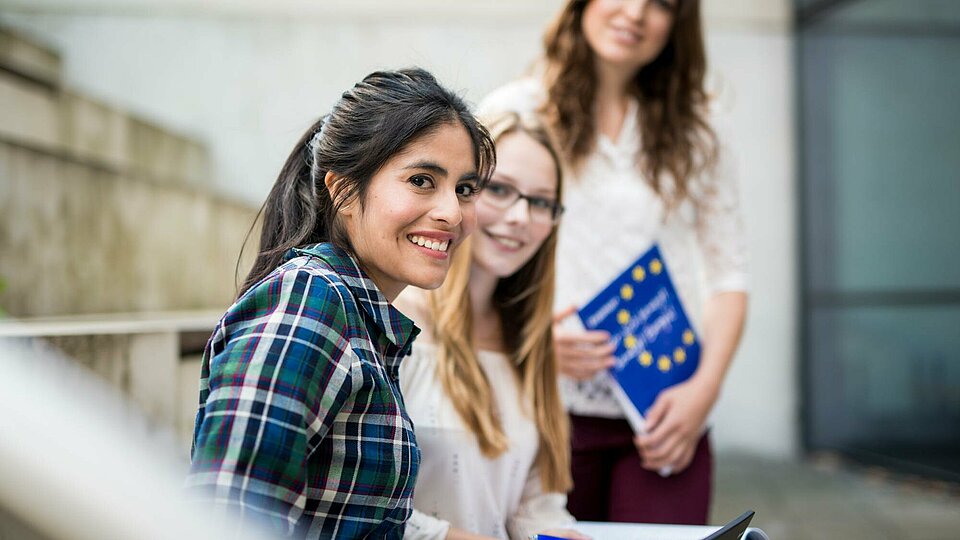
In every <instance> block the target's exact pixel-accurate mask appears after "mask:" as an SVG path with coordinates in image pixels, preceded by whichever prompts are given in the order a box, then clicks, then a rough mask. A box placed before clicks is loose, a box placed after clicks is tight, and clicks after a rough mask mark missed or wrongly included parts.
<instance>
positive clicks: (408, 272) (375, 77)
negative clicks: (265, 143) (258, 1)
mask: <svg viewBox="0 0 960 540" xmlns="http://www.w3.org/2000/svg"><path fill="white" fill-rule="evenodd" d="M494 161H495V157H494V149H493V142H492V141H491V140H490V137H489V135H488V134H487V132H486V130H485V129H484V128H483V127H482V126H481V125H480V124H479V123H478V122H477V121H476V119H475V118H474V117H473V116H472V115H471V114H470V112H469V110H468V109H467V107H466V105H465V104H464V103H463V101H462V100H461V99H460V98H459V97H457V96H456V95H454V94H452V93H451V92H449V91H448V90H446V89H444V88H443V87H442V86H440V85H439V83H437V81H436V80H435V79H434V78H433V76H431V75H430V74H429V73H427V72H426V71H423V70H421V69H409V70H400V71H387V72H376V73H372V74H370V75H368V76H367V77H365V78H364V79H363V80H362V81H361V82H359V83H357V85H356V86H354V87H353V88H352V89H351V90H349V91H347V92H345V93H344V94H343V96H342V97H341V99H340V101H339V102H338V103H337V104H336V105H335V106H334V108H333V111H332V112H331V113H330V114H329V115H327V116H326V117H324V118H323V119H321V120H320V121H318V122H316V123H315V124H314V125H313V126H312V127H311V128H310V129H309V130H308V131H307V133H305V134H304V136H303V137H302V138H301V139H300V141H299V142H298V143H297V145H296V147H295V148H294V150H293V152H292V153H291V154H290V157H289V158H288V159H287V161H286V163H285V164H284V166H283V169H282V170H281V171H280V175H279V176H278V178H277V181H276V183H275V184H274V186H273V189H272V190H271V192H270V195H269V196H268V197H267V200H266V202H265V203H264V205H263V208H262V209H261V214H262V217H263V227H262V233H261V238H260V249H259V252H258V254H257V258H256V261H255V263H254V266H253V269H252V270H251V271H250V274H249V275H248V276H247V278H246V279H245V280H244V283H243V286H242V289H241V293H240V296H239V297H238V298H237V300H236V302H235V303H234V304H233V306H231V307H230V309H229V310H228V311H227V313H226V314H225V315H224V316H223V319H221V321H220V323H219V324H218V326H217V328H216V330H215V331H214V333H213V335H212V336H211V338H210V341H209V342H208V344H207V347H206V350H205V351H204V355H203V364H202V371H201V379H200V404H199V410H198V412H197V420H196V427H195V429H194V438H193V450H192V467H191V473H190V477H189V479H188V486H189V488H190V490H191V492H192V493H194V494H196V495H197V497H198V498H202V499H205V500H208V501H211V502H213V503H214V504H216V505H217V506H218V507H232V508H234V509H236V510H237V512H238V513H237V514H236V516H238V519H240V521H239V522H238V523H240V524H242V523H244V522H245V521H244V520H245V519H252V520H254V521H258V522H261V523H265V524H266V525H267V526H268V527H269V528H271V529H273V530H274V531H275V532H277V533H280V534H282V535H286V536H290V537H296V538H321V537H322V538H328V537H337V538H353V537H375V538H400V537H402V535H403V531H404V525H405V523H406V521H407V519H408V518H409V516H410V514H411V512H412V503H411V497H412V494H413V486H414V483H415V480H416V473H417V468H418V464H419V459H420V452H419V449H418V447H417V443H416V439H415V438H414V434H413V426H412V424H411V422H410V419H409V417H408V416H407V414H406V411H405V409H404V405H403V400H402V399H401V397H400V391H399V384H398V373H399V366H400V361H401V359H402V358H403V357H404V356H406V355H407V353H408V351H409V348H410V346H411V344H412V342H413V339H414V338H415V336H416V335H417V333H418V332H419V330H418V329H417V328H416V327H415V326H414V324H413V323H412V321H410V320H409V319H408V318H406V317H405V316H404V315H402V314H401V313H400V312H399V311H397V310H396V309H394V307H393V306H392V305H391V302H392V301H393V299H394V298H395V297H396V296H397V295H398V294H399V293H400V291H402V290H403V288H404V287H406V286H407V285H415V286H417V287H420V288H425V289H435V288H437V287H439V286H440V284H441V283H443V280H444V278H445V276H446V274H447V270H448V268H449V265H450V260H451V256H452V255H453V254H454V252H455V251H456V250H457V248H458V246H460V244H461V242H462V241H463V239H464V238H465V237H466V236H467V235H468V234H470V232H472V230H473V229H474V228H475V226H476V216H475V210H474V202H475V199H476V195H477V193H478V192H479V190H480V189H481V187H482V186H483V184H484V183H485V182H486V181H487V178H488V177H489V175H490V173H491V171H492V169H493V166H494ZM235 519H237V518H235Z"/></svg>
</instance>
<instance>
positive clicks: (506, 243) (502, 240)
mask: <svg viewBox="0 0 960 540" xmlns="http://www.w3.org/2000/svg"><path fill="white" fill-rule="evenodd" d="M484 232H486V234H487V236H489V237H490V238H492V239H493V241H494V242H496V243H498V244H500V245H501V246H503V247H505V248H507V249H520V247H521V246H523V242H521V241H519V240H515V239H513V238H507V237H506V236H499V235H496V234H493V233H491V232H487V231H484Z"/></svg>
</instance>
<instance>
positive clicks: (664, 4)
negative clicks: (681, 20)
mask: <svg viewBox="0 0 960 540" xmlns="http://www.w3.org/2000/svg"><path fill="white" fill-rule="evenodd" d="M654 4H655V5H656V6H657V7H659V8H660V9H665V10H667V11H670V12H672V11H673V10H674V9H675V8H676V7H677V5H676V0H655V1H654Z"/></svg>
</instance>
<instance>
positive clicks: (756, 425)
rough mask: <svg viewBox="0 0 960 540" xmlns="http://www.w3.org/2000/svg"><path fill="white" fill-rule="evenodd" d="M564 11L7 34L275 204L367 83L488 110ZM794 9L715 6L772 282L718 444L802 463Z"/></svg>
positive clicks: (750, 204) (448, 5)
mask: <svg viewBox="0 0 960 540" xmlns="http://www.w3.org/2000/svg"><path fill="white" fill-rule="evenodd" d="M561 3H562V2H561V1H560V0H530V1H525V2H522V3H521V2H514V1H507V0H463V1H460V2H440V1H435V0H420V1H404V0H392V1H383V0H353V1H348V0H329V1H324V2H312V1H311V2H305V1H299V0H278V1H276V2H272V3H270V4H264V3H260V2H248V1H239V2H238V1H220V0H216V1H212V2H206V3H203V6H202V7H200V6H197V3H190V2H161V1H159V0H142V1H140V2H136V3H127V2H118V1H114V2H111V1H109V0H108V1H103V0H96V1H95V0H71V1H69V2H67V1H65V0H42V1H41V0H30V1H29V2H27V1H23V2H9V3H8V5H9V6H11V9H8V11H7V12H6V13H3V14H0V21H5V22H7V23H8V24H13V25H15V26H16V27H17V28H20V29H21V30H22V31H26V32H30V33H31V34H32V35H35V36H37V37H40V38H42V39H43V40H45V41H47V42H49V43H52V44H55V45H56V46H57V47H58V48H59V49H60V50H61V51H62V52H63V54H64V76H63V77H64V79H65V80H66V81H67V82H68V83H69V84H71V85H73V86H75V87H77V88H82V89H83V91H84V92H87V93H89V94H90V95H94V96H98V97H99V98H101V99H104V100H108V101H109V102H111V103H117V104H120V105H122V106H123V107H124V108H127V109H130V110H133V111H136V112H137V113H138V114H139V115H141V116H144V117H148V118H154V119H160V120H162V121H163V123H164V124H166V125H171V126H175V127H176V128H177V129H178V130H180V131H182V132H186V133H191V134H194V135H195V136H196V137H197V138H199V139H201V140H202V141H204V143H205V144H206V145H207V146H208V147H209V148H210V150H211V159H212V163H213V169H214V171H215V174H214V175H213V178H212V179H211V185H212V186H213V187H214V188H215V189H216V190H218V191H219V192H221V193H226V194H231V196H237V197H240V198H243V199H244V200H247V201H250V202H251V203H253V202H256V203H259V202H260V201H261V200H262V199H263V197H264V196H265V194H266V192H267V190H268V189H269V186H270V184H271V182H272V180H273V178H274V175H275V174H276V171H277V170H278V169H279V167H280V164H281V163H282V161H283V159H284V157H285V156H286V154H287V153H288V152H289V149H290V145H291V144H292V143H293V142H294V141H295V140H296V139H297V137H298V136H299V135H300V133H301V131H302V130H303V129H305V128H306V126H307V125H309V123H310V121H311V120H312V119H313V118H315V117H316V116H318V115H320V114H322V113H323V112H325V111H326V110H327V109H328V108H329V107H330V105H331V104H332V103H333V102H334V100H335V99H336V98H337V96H338V95H339V93H340V92H342V91H343V90H344V89H345V88H347V87H349V86H350V85H352V84H353V83H354V82H355V81H356V80H357V79H358V78H359V77H361V76H363V75H364V74H366V73H367V72H369V71H371V70H373V69H376V68H382V67H396V66H402V65H409V64H419V65H422V66H424V67H427V68H429V69H431V70H433V71H434V72H435V73H437V75H438V76H439V77H440V79H441V80H442V81H444V82H445V83H446V84H448V85H449V86H451V87H453V88H457V89H462V90H463V91H464V93H465V94H466V96H467V97H468V99H470V100H472V101H474V102H475V101H477V100H479V99H480V98H481V97H482V96H483V95H484V94H485V93H486V92H488V91H489V90H491V89H492V88H495V87H496V86H498V85H500V84H502V83H504V82H506V81H508V80H510V79H512V78H514V77H516V76H518V75H519V74H520V73H522V72H523V70H524V69H525V68H526V67H527V65H528V64H529V63H530V61H532V60H533V59H534V58H535V57H536V56H537V54H538V52H539V47H540V45H539V40H540V35H541V31H542V29H543V27H544V25H545V24H546V22H547V21H548V20H549V19H550V18H551V17H552V15H553V13H554V12H555V11H556V9H557V7H558V6H559V5H560V4H561ZM791 5H792V3H791V2H789V1H788V0H706V1H705V2H704V6H705V8H704V10H705V13H706V19H707V30H708V47H709V53H710V60H711V66H712V69H711V84H712V86H713V87H714V88H716V89H718V91H719V96H720V100H721V102H722V104H723V108H724V109H726V110H727V112H728V116H729V129H728V130H727V133H728V135H729V139H730V140H731V142H732V143H733V144H734V146H735V147H736V148H737V150H738V154H739V165H740V167H739V169H740V183H741V189H742V192H743V206H744V213H745V218H746V222H747V226H748V230H749V245H750V249H751V251H752V253H753V257H752V258H753V265H752V270H753V275H754V279H753V295H752V301H751V312H750V319H749V323H748V328H747V333H746V336H745V338H744V342H743V345H742V348H741V351H740V354H739V355H738V358H737V360H736V362H735V364H734V366H733V369H732V371H731V373H730V375H729V379H728V383H727V385H726V388H725V392H724V395H723V397H722V399H721V402H720V404H719V405H718V409H717V411H716V415H715V423H714V426H715V429H714V433H715V441H716V443H717V446H718V447H719V448H720V449H721V450H744V451H749V452H755V453H760V454H764V455H770V456H791V455H794V454H795V453H796V451H797V449H798V442H797V441H798V437H797V433H798V430H799V425H798V414H797V410H798V400H797V395H798V388H799V382H798V380H797V377H796V373H797V368H796V362H797V358H796V341H797V332H796V328H795V326H796V324H795V320H796V317H795V311H796V300H795V297H796V267H797V265H798V263H797V246H796V240H795V237H796V232H795V218H794V216H795V204H796V196H795V187H794V142H793V140H794V120H793V115H792V112H793V90H792V88H793V81H792V69H793V68H792V64H793V59H792V54H793V53H792V32H791V20H790V13H791Z"/></svg>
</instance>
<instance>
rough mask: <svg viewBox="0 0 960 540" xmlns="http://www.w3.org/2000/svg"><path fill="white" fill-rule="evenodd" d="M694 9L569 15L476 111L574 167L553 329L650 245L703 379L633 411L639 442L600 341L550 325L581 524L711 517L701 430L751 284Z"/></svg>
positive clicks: (573, 1)
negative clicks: (509, 123)
mask: <svg viewBox="0 0 960 540" xmlns="http://www.w3.org/2000/svg"><path fill="white" fill-rule="evenodd" d="M699 4H700V3H699V1H698V0H587V1H585V0H570V1H568V2H567V3H566V5H565V6H564V8H563V9H562V10H561V12H560V13H559V15H558V16H557V18H556V19H555V21H554V23H553V24H552V25H551V26H550V28H549V29H548V30H547V32H546V34H545V37H544V55H543V61H542V66H541V67H542V69H541V70H540V71H539V73H538V76H536V77H531V78H527V79H523V80H520V81H517V82H514V83H511V84H509V85H507V86H505V87H503V88H501V89H499V90H497V91H495V92H494V93H493V94H491V95H490V96H488V97H487V98H486V99H485V100H484V103H483V104H482V105H481V111H502V110H517V111H538V112H539V113H541V114H543V115H544V117H545V118H546V119H547V122H548V125H549V127H550V128H551V130H552V131H553V132H555V135H556V138H557V140H558V143H559V147H560V148H561V150H562V155H563V157H564V159H565V160H566V161H567V163H569V164H570V166H571V170H572V173H573V174H571V175H570V177H569V179H570V181H568V182H567V183H566V186H565V190H566V197H565V204H566V205H567V212H566V214H565V217H564V221H565V224H564V228H563V233H562V234H561V235H560V238H559V241H558V244H557V308H558V319H565V318H566V317H569V316H571V315H572V313H573V311H572V310H571V309H570V307H569V306H582V305H583V304H585V303H586V302H587V301H588V300H589V299H591V298H592V297H593V296H594V295H596V294H597V293H598V292H599V291H600V290H601V289H602V288H603V287H604V286H606V284H607V283H609V281H610V280H611V279H613V277H615V276H616V275H618V274H619V273H620V272H622V271H623V269H624V268H626V266H627V265H628V264H629V263H630V262H631V261H633V260H634V259H635V258H636V257H638V256H639V255H640V254H642V253H643V252H644V251H646V250H647V249H648V248H649V247H650V246H651V244H653V243H654V242H656V243H658V244H659V246H660V250H661V252H662V253H663V256H664V258H665V259H666V261H667V266H668V267H669V268H670V272H671V275H672V277H673V280H674V283H675V284H676V286H677V290H678V294H679V295H680V298H681V300H682V301H683V303H684V305H685V306H686V308H687V311H688V313H689V314H690V315H691V318H692V320H693V323H694V325H695V326H697V330H699V332H698V333H699V334H700V336H701V345H702V354H701V358H700V364H699V368H698V369H697V371H696V372H695V373H694V374H693V376H692V377H691V378H690V379H688V380H687V381H685V382H684V383H681V384H678V385H676V386H673V387H671V388H669V389H667V390H665V391H663V392H661V393H660V395H659V396H658V397H657V400H656V402H655V403H654V404H653V406H652V407H651V408H650V409H649V410H648V411H641V413H644V414H645V415H646V420H647V428H648V433H646V434H645V435H642V436H638V437H635V436H634V433H633V432H632V430H631V429H630V426H629V425H628V424H627V422H626V420H624V416H623V412H622V410H621V408H620V407H619V405H618V403H617V401H616V400H615V399H614V397H613V395H612V393H611V388H610V383H609V379H608V378H607V377H605V374H604V373H602V372H603V371H605V369H606V368H608V367H610V366H611V365H613V362H614V360H613V357H612V356H611V354H612V352H613V347H612V346H611V345H609V344H608V341H609V337H610V336H609V335H608V334H607V333H606V332H584V331H582V330H577V329H568V328H567V327H566V324H567V323H566V321H561V324H562V325H563V326H558V328H557V330H556V332H555V337H556V350H557V358H558V363H559V366H560V370H561V372H562V373H563V374H564V375H565V377H564V378H563V380H562V381H561V389H562V391H563V397H564V403H565V404H566V406H567V409H568V410H569V412H570V413H571V429H572V441H573V452H572V457H571V461H572V464H573V481H574V486H575V488H574V490H573V491H572V492H571V493H570V496H569V506H568V508H569V510H570V511H571V513H573V515H574V516H576V517H577V518H578V519H583V520H595V521H634V522H661V523H688V524H703V523H705V522H706V520H707V515H708V512H709V502H710V492H711V482H712V457H711V452H710V446H709V440H708V437H707V435H706V430H705V424H706V419H707V416H708V415H709V413H710V410H711V409H712V408H713V405H714V403H715V402H716V399H717V397H718V395H719V393H720V387H721V385H722V383H723V379H724V376H725V374H726V371H727V368H728V366H729V365H730V361H731V359H732V358H733V353H734V351H735V350H736V347H737V343H738V342H739V340H740V333H741V330H742V328H743V323H744V318H745V314H746V305H747V294H746V285H747V275H746V268H745V267H746V264H745V261H746V253H745V251H746V250H745V247H744V244H745V242H744V235H743V229H742V225H741V220H740V212H739V202H738V193H737V187H736V181H735V179H734V177H733V175H732V174H730V171H729V170H728V169H727V168H726V166H725V165H726V164H727V163H729V161H728V158H727V156H726V155H725V153H721V152H719V151H718V140H717V137H716V135H715V133H714V131H713V129H712V128H711V126H710V124H709V122H708V120H709V118H708V114H707V112H708V108H709V104H708V99H707V94H706V92H705V91H704V86H703V79H704V73H705V71H706V59H705V53H704V44H703V35H702V32H701V24H700V7H699ZM571 318H572V317H571ZM667 469H669V470H672V474H671V475H670V476H668V477H662V476H661V475H660V474H659V472H660V471H664V470H667Z"/></svg>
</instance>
